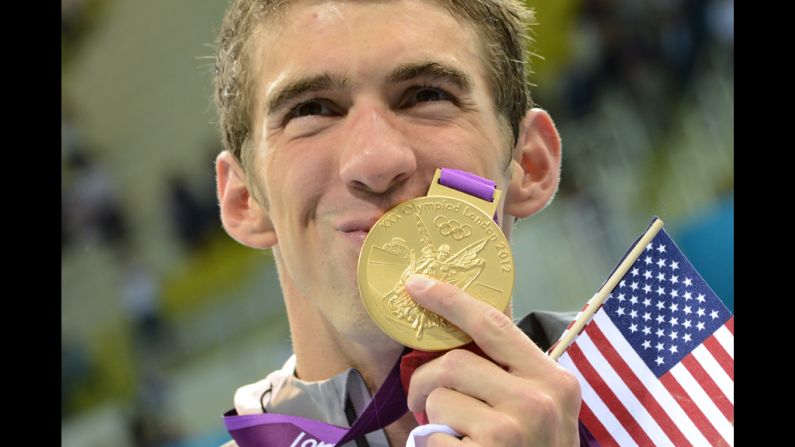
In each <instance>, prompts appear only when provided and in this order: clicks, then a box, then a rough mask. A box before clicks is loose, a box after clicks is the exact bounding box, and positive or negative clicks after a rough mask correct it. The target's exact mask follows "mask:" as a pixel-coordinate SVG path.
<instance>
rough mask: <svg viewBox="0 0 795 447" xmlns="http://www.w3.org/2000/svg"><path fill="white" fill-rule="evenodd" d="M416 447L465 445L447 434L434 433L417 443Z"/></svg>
mask: <svg viewBox="0 0 795 447" xmlns="http://www.w3.org/2000/svg"><path fill="white" fill-rule="evenodd" d="M414 445H415V447H461V446H463V445H464V443H463V442H462V441H461V440H460V439H458V438H456V437H455V436H450V435H448V434H447V433H432V434H430V435H428V437H426V438H425V439H424V440H423V441H419V440H418V441H415V444H414Z"/></svg>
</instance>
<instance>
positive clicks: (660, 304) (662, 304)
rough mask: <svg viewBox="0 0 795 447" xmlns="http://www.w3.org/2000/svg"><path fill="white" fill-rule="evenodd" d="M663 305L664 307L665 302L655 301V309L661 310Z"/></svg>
mask: <svg viewBox="0 0 795 447" xmlns="http://www.w3.org/2000/svg"><path fill="white" fill-rule="evenodd" d="M664 307H665V302H663V301H657V309H660V310H663V308H664Z"/></svg>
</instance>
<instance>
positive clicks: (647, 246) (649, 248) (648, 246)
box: [646, 242, 651, 251]
mask: <svg viewBox="0 0 795 447" xmlns="http://www.w3.org/2000/svg"><path fill="white" fill-rule="evenodd" d="M649 250H651V242H649V243H648V244H647V245H646V251H649Z"/></svg>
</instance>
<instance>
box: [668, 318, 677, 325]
mask: <svg viewBox="0 0 795 447" xmlns="http://www.w3.org/2000/svg"><path fill="white" fill-rule="evenodd" d="M668 323H670V325H671V326H678V325H679V319H678V318H673V317H671V321H669V322H668Z"/></svg>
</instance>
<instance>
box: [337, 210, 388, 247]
mask: <svg viewBox="0 0 795 447" xmlns="http://www.w3.org/2000/svg"><path fill="white" fill-rule="evenodd" d="M380 217H381V216H380V214H379V215H371V216H363V217H355V218H351V219H346V220H344V221H342V222H341V223H339V224H338V225H337V226H336V229H337V231H339V232H340V233H342V235H343V237H345V238H346V239H348V240H350V241H351V242H353V243H354V245H356V246H358V247H361V246H362V244H363V243H364V239H365V238H366V237H367V233H369V232H370V229H371V228H373V225H375V223H376V222H377V221H378V219H379V218H380Z"/></svg>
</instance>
